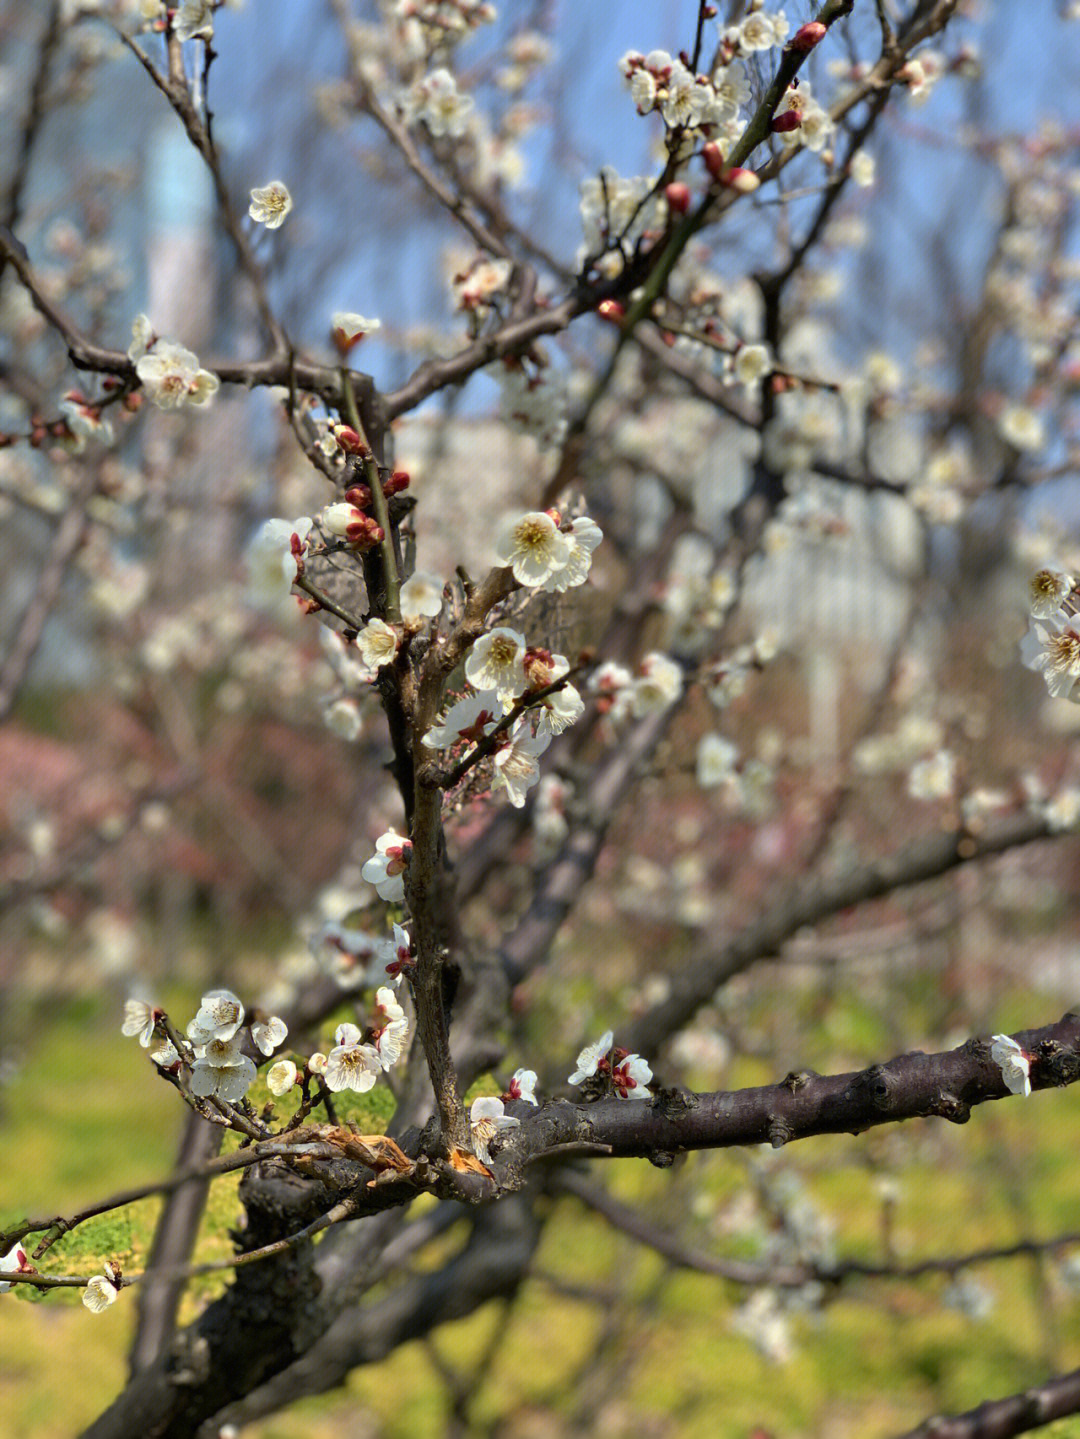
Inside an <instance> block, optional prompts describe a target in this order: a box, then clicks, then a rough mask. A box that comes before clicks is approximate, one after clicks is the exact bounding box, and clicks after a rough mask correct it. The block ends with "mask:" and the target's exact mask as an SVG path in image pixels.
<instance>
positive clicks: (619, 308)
mask: <svg viewBox="0 0 1080 1439" xmlns="http://www.w3.org/2000/svg"><path fill="white" fill-rule="evenodd" d="M596 313H597V314H598V315H599V316H600V318H601V319H602V320H610V321H611V323H612V324H613V325H618V324H620V323H621V322H622V319H623V316H624V315H625V314H626V306H625V305H624V304H623V302H622V301H621V300H601V301H600V303H599V305H597V307H596Z"/></svg>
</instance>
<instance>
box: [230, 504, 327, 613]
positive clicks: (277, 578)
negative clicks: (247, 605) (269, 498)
mask: <svg viewBox="0 0 1080 1439" xmlns="http://www.w3.org/2000/svg"><path fill="white" fill-rule="evenodd" d="M311 525H312V521H311V520H310V519H309V518H308V517H307V516H306V515H301V517H300V518H299V519H296V520H282V519H277V518H276V517H275V518H274V519H270V520H264V521H263V523H262V524H261V525H260V526H259V528H258V529H257V530H256V531H255V534H254V535H253V536H252V538H251V540H250V542H249V544H248V547H247V549H246V550H245V551H244V562H245V565H246V567H247V575H248V586H249V588H250V590H251V593H252V596H253V598H254V599H255V600H256V601H257V602H259V603H261V604H273V603H274V602H276V601H278V600H280V599H281V598H282V597H283V596H284V595H287V594H288V592H289V590H290V589H291V588H292V584H293V581H294V580H295V579H296V575H297V559H298V556H299V557H300V558H302V556H303V553H304V551H305V550H306V548H307V537H308V535H309V534H310V533H311Z"/></svg>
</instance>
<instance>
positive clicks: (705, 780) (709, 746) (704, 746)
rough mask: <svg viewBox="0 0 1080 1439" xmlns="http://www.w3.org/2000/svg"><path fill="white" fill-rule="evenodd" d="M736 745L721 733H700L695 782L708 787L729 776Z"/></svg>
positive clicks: (733, 768)
mask: <svg viewBox="0 0 1080 1439" xmlns="http://www.w3.org/2000/svg"><path fill="white" fill-rule="evenodd" d="M738 755H739V751H738V747H737V746H736V745H734V744H732V742H731V740H729V739H725V738H724V736H723V735H720V734H715V733H710V734H706V735H702V737H701V739H700V740H699V741H698V747H697V765H696V769H697V782H698V784H699V785H701V787H702V789H710V788H712V787H714V786H716V785H718V784H723V783H724V782H725V780H728V779H730V778H731V776H732V774H733V773H734V770H735V761H736V759H737V758H738Z"/></svg>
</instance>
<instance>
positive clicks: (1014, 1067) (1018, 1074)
mask: <svg viewBox="0 0 1080 1439" xmlns="http://www.w3.org/2000/svg"><path fill="white" fill-rule="evenodd" d="M990 1058H991V1059H992V1060H993V1061H994V1063H995V1064H996V1065H997V1066H998V1068H999V1069H1000V1070H1001V1077H1002V1079H1003V1080H1004V1081H1005V1088H1006V1089H1007V1090H1008V1091H1009V1093H1010V1094H1023V1095H1029V1094H1030V1093H1031V1056H1030V1055H1029V1054H1027V1053H1025V1051H1024V1050H1023V1049H1021V1047H1020V1046H1019V1045H1018V1044H1017V1042H1016V1040H1015V1039H1013V1038H1011V1036H1010V1035H1008V1034H995V1035H992V1036H991V1043H990Z"/></svg>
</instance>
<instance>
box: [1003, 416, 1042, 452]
mask: <svg viewBox="0 0 1080 1439" xmlns="http://www.w3.org/2000/svg"><path fill="white" fill-rule="evenodd" d="M998 432H999V434H1000V435H1001V438H1002V439H1003V440H1007V441H1008V443H1009V444H1010V445H1012V446H1013V447H1014V448H1015V449H1017V450H1041V449H1042V447H1043V445H1045V444H1046V430H1045V428H1044V426H1043V422H1042V420H1040V418H1039V416H1038V415H1037V414H1036V413H1035V411H1034V410H1029V409H1028V407H1027V405H1006V406H1005V408H1004V409H1003V410H1002V412H1001V414H1000V415H999V416H998Z"/></svg>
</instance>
